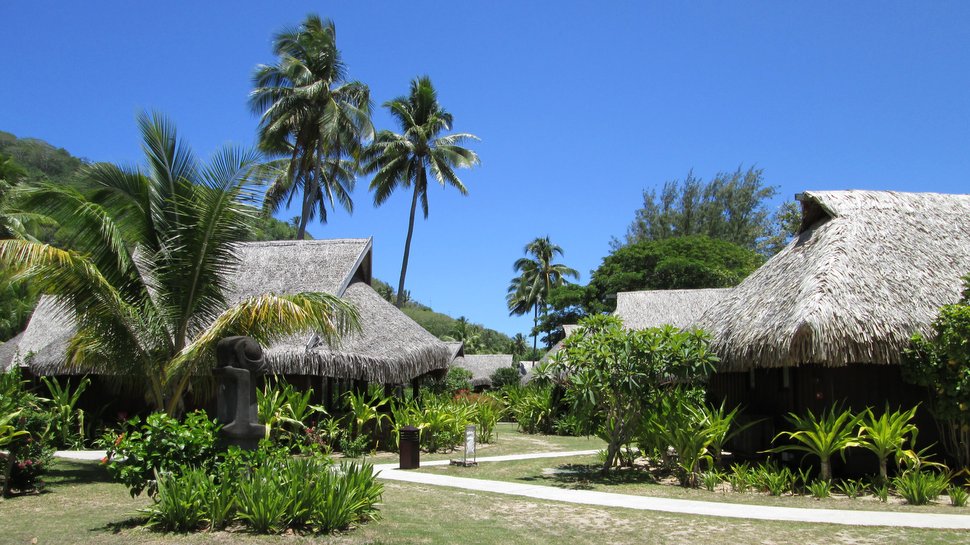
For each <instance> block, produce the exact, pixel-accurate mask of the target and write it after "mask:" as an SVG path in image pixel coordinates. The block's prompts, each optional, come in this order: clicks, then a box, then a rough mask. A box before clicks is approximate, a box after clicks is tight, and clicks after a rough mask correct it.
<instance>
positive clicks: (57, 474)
mask: <svg viewBox="0 0 970 545" xmlns="http://www.w3.org/2000/svg"><path fill="white" fill-rule="evenodd" d="M45 480H46V481H47V484H48V485H55V486H56V485H64V484H90V483H110V482H112V481H111V476H110V475H108V470H107V469H105V467H104V466H102V465H101V464H100V463H99V462H74V461H69V460H56V461H55V462H54V463H53V464H51V467H50V469H49V470H48V471H47V475H46V477H45Z"/></svg>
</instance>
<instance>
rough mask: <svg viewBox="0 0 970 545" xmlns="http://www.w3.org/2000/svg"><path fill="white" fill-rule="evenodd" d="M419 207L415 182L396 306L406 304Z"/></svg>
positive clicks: (399, 306)
mask: <svg viewBox="0 0 970 545" xmlns="http://www.w3.org/2000/svg"><path fill="white" fill-rule="evenodd" d="M417 208H418V184H414V195H413V196H412V197H411V217H410V219H409V220H408V237H407V238H406V239H405V240H404V262H403V263H402V264H401V281H400V282H398V284H397V302H396V303H395V306H396V307H397V308H401V306H402V305H404V277H405V276H406V275H407V273H408V256H410V255H411V235H413V234H414V212H415V210H417Z"/></svg>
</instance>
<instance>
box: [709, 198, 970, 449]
mask: <svg viewBox="0 0 970 545" xmlns="http://www.w3.org/2000/svg"><path fill="white" fill-rule="evenodd" d="M797 198H798V200H799V201H801V204H802V221H801V226H800V228H799V230H798V233H797V235H796V236H795V238H794V240H792V241H791V242H790V243H789V244H788V245H787V246H786V247H785V248H784V249H783V250H782V251H781V252H779V253H778V254H777V255H775V256H773V257H772V258H771V259H769V260H768V261H767V262H766V263H765V264H764V265H762V266H761V268H759V269H758V270H757V271H755V272H754V273H752V274H751V275H750V276H749V277H748V278H746V279H745V280H744V281H742V282H741V284H739V285H738V286H736V287H735V288H733V289H731V290H730V291H727V292H725V293H724V294H722V296H719V298H718V300H717V301H715V302H714V303H713V304H712V305H711V306H710V308H708V309H707V310H706V311H705V312H704V315H703V316H702V317H701V318H700V320H699V325H700V326H701V327H702V328H703V329H705V330H706V331H708V332H709V333H710V334H711V335H712V342H713V345H714V348H715V350H716V351H717V353H718V355H719V357H720V359H721V363H720V372H718V373H717V374H716V375H715V376H714V377H713V379H712V381H711V384H710V391H711V394H712V395H713V397H714V398H715V399H726V400H727V401H728V402H729V404H736V403H740V404H742V405H744V406H745V410H746V412H747V413H748V414H749V415H752V416H763V417H766V418H767V420H766V421H765V422H766V423H765V426H764V427H763V428H762V429H761V431H760V435H761V437H760V438H753V439H752V438H750V437H749V439H751V440H750V441H749V442H748V445H747V446H748V447H749V448H750V449H752V450H757V449H761V448H764V447H765V446H767V444H768V442H769V441H770V439H771V437H772V436H773V434H774V433H775V432H776V431H778V429H780V428H781V427H782V426H786V425H787V424H785V423H784V420H783V419H782V418H781V417H782V416H783V415H784V414H786V413H788V412H790V411H793V412H797V413H802V412H804V411H805V410H806V409H811V410H813V411H816V412H818V411H820V410H823V409H824V408H826V407H828V406H831V405H832V404H836V403H843V404H844V406H847V407H851V408H853V409H855V410H861V409H863V408H865V407H866V406H870V407H883V406H884V405H886V404H887V403H888V404H889V405H891V406H893V407H897V406H904V407H911V406H913V405H915V404H917V403H920V402H923V401H925V399H926V393H925V392H924V391H922V390H921V389H919V388H916V387H914V386H911V385H909V384H906V383H905V382H904V381H903V380H902V377H901V373H900V368H899V363H900V362H901V355H902V350H903V348H905V347H906V346H907V344H908V342H909V339H910V337H911V336H912V335H913V334H914V333H928V332H929V331H930V328H931V324H932V322H933V320H934V318H935V317H936V315H937V313H938V311H939V308H940V307H941V306H942V305H944V304H948V303H953V302H955V301H956V300H958V299H959V295H960V290H961V280H960V277H961V276H963V275H965V274H967V272H968V271H970V195H943V194H934V193H897V192H891V191H819V192H806V193H802V194H800V195H798V196H797ZM919 419H920V421H919V422H917V425H918V426H919V428H920V430H921V433H920V439H921V440H925V441H929V442H932V441H933V437H932V436H933V435H934V432H935V427H934V426H933V424H932V421H931V420H930V419H929V417H928V415H926V414H925V413H924V414H922V415H921V416H920V417H919ZM859 456H861V455H857V457H859Z"/></svg>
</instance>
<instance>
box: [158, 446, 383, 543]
mask: <svg viewBox="0 0 970 545" xmlns="http://www.w3.org/2000/svg"><path fill="white" fill-rule="evenodd" d="M281 452H282V453H284V454H283V455H280V453H281ZM214 473H215V475H210V474H207V472H206V471H205V470H202V469H188V470H185V471H183V472H181V473H161V474H159V475H158V476H157V481H158V495H157V496H156V499H155V502H154V504H153V505H152V506H150V507H149V508H148V509H146V510H145V512H146V513H148V514H149V521H150V524H151V525H152V526H153V527H155V528H157V529H160V530H174V531H193V530H198V529H200V528H202V527H203V526H204V524H205V522H207V521H208V522H209V527H210V528H211V529H218V528H223V527H225V526H226V525H228V524H230V523H232V522H239V523H242V524H243V525H245V526H246V527H247V528H248V529H249V530H250V531H253V532H255V533H280V532H282V531H283V530H285V529H287V528H292V529H294V530H299V531H313V532H322V533H330V532H334V531H337V530H345V529H347V528H349V527H350V526H352V525H354V524H357V523H361V522H365V521H368V520H373V519H376V518H378V516H379V514H380V512H379V510H378V506H379V504H380V501H381V497H382V495H383V490H384V487H383V485H382V484H381V483H380V482H379V481H377V478H376V475H375V474H374V468H373V466H372V465H370V464H357V463H347V462H345V463H343V464H341V465H340V466H339V467H338V466H334V465H333V464H332V462H331V461H330V460H329V459H328V458H322V457H318V456H314V457H303V458H292V457H289V456H287V455H285V450H284V451H280V450H278V449H272V447H270V448H269V449H267V448H265V447H264V448H263V449H262V451H261V452H254V453H241V452H235V453H231V454H230V455H228V456H227V457H226V458H225V459H224V460H223V461H221V462H220V464H219V465H217V466H216V468H215V469H214Z"/></svg>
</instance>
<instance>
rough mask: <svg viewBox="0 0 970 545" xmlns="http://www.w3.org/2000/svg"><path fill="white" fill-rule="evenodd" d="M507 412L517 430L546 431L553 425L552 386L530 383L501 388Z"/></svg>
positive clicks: (529, 431)
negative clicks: (518, 386)
mask: <svg viewBox="0 0 970 545" xmlns="http://www.w3.org/2000/svg"><path fill="white" fill-rule="evenodd" d="M503 393H504V395H505V398H506V404H507V406H508V408H509V412H510V413H511V414H512V416H513V418H514V419H515V421H516V423H517V424H518V425H519V430H520V431H522V432H525V433H548V432H550V431H552V429H553V426H554V415H555V410H554V407H553V404H552V387H551V386H538V385H533V384H530V385H528V386H525V387H521V388H517V387H509V388H505V389H504V390H503Z"/></svg>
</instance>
